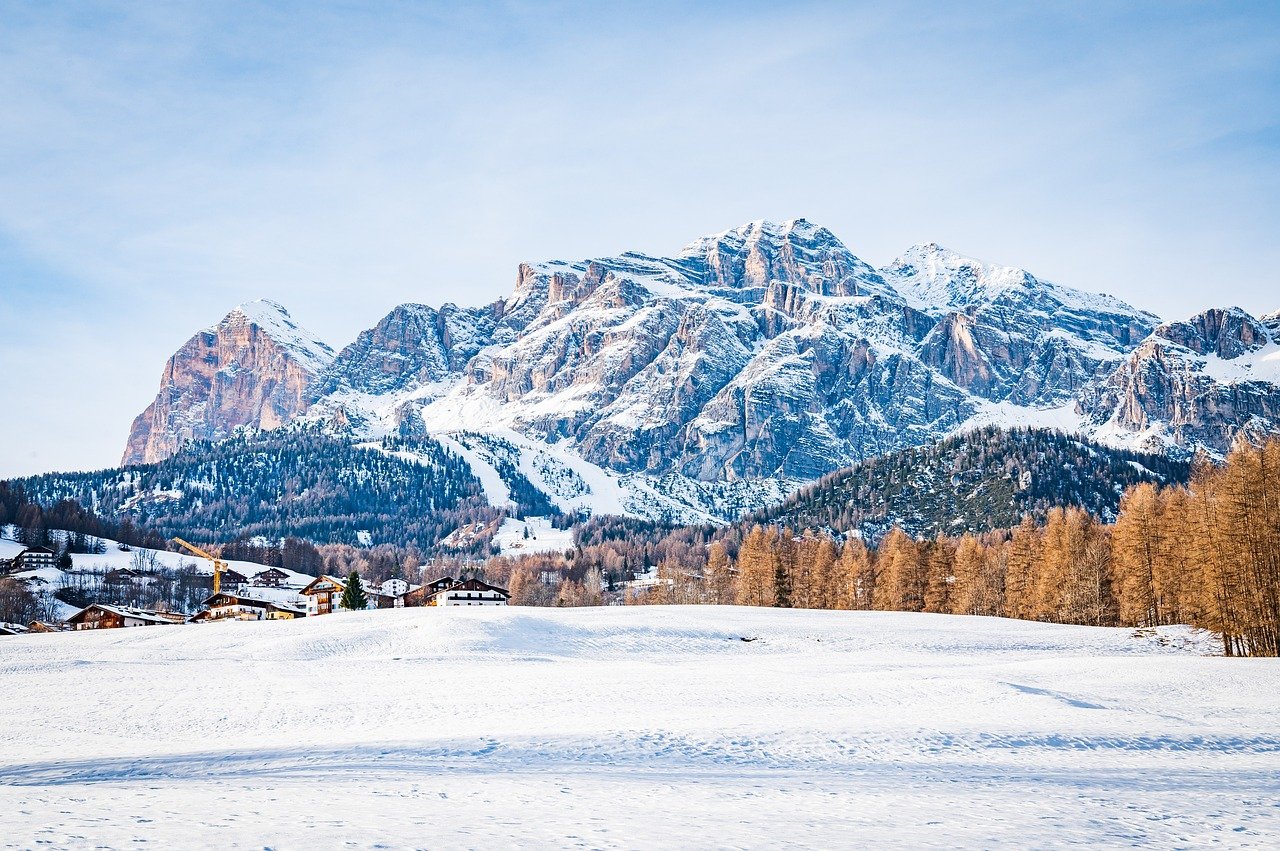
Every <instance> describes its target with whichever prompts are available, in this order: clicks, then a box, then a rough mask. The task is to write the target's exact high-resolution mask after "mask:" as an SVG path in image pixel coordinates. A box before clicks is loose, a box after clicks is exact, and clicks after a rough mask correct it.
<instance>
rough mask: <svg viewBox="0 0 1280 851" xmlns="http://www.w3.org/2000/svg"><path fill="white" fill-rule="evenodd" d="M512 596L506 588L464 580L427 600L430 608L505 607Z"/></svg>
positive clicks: (428, 597) (476, 580)
mask: <svg viewBox="0 0 1280 851" xmlns="http://www.w3.org/2000/svg"><path fill="white" fill-rule="evenodd" d="M510 599H511V594H510V593H508V592H507V589H505V588H499V587H498V586H496V585H490V584H488V583H487V582H481V581H480V580H479V579H464V580H462V581H461V582H455V583H453V584H452V585H450V586H449V587H448V588H445V589H443V590H440V591H436V592H435V593H434V594H430V595H428V596H427V598H426V605H428V606H505V605H506V604H507V601H508V600H510Z"/></svg>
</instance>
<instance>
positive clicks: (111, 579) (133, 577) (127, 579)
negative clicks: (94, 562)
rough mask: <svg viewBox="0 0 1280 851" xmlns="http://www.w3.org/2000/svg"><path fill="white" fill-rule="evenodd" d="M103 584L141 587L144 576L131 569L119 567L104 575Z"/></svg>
mask: <svg viewBox="0 0 1280 851" xmlns="http://www.w3.org/2000/svg"><path fill="white" fill-rule="evenodd" d="M102 582H103V584H104V585H141V584H143V576H142V574H141V573H139V572H138V571H136V570H134V569H133V568H131V567H117V568H116V569H115V570H108V571H107V572H106V573H104V574H103V576H102Z"/></svg>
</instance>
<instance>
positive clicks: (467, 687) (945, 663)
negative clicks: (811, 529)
mask: <svg viewBox="0 0 1280 851" xmlns="http://www.w3.org/2000/svg"><path fill="white" fill-rule="evenodd" d="M743 639H751V640H746V641H744V640H743ZM1213 649H1214V644H1213V642H1212V641H1209V640H1208V637H1207V636H1203V635H1198V634H1194V633H1192V632H1190V631H1189V630H1186V629H1183V628H1166V629H1162V630H1160V631H1158V632H1157V631H1149V632H1143V633H1136V632H1135V631H1133V630H1124V629H1092V628H1084V627H1067V626H1055V625H1048V624H1037V623H1027V622H1020V621H1009V620H1001V619H991V618H965V617H952V616H941V615H916V614H901V613H873V612H812V611H789V610H764V609H743V608H736V607H633V608H609V609H558V610H557V609H520V608H508V609H438V610H437V609H404V610H383V611H375V612H359V613H342V614H336V615H329V616H325V617H319V618H308V619H305V620H301V621H295V622H257V623H241V622H224V623H218V624H211V625H205V626H173V627H156V628H147V629H133V630H118V631H111V632H100V633H96V634H95V633H74V634H60V635H35V636H21V637H14V638H4V639H0V682H3V684H4V688H3V689H0V847H3V848H31V847H57V848H90V847H93V848H126V847H127V848H138V847H157V846H158V847H166V848H172V847H188V848H190V847H218V848H276V849H290V848H331V847H348V848H408V847H419V848H421V847H431V848H455V847H495V846H501V847H509V846H512V845H520V846H535V847H591V848H635V847H689V848H702V847H771V848H787V847H802V846H804V847H850V846H855V845H869V844H872V843H876V844H879V845H881V846H884V847H904V848H905V847H929V846H946V847H955V846H957V845H963V846H971V847H988V848H989V847H1002V846H1004V847H1019V848H1021V847H1051V846H1055V845H1065V844H1069V843H1092V844H1096V845H1102V846H1120V845H1126V846H1127V845H1141V846H1154V847H1202V846H1205V845H1209V844H1216V845H1218V846H1219V847H1276V846H1277V844H1280V807H1277V805H1276V801H1277V800H1280V701H1278V700H1277V698H1276V695H1277V694H1280V664H1277V662H1276V661H1275V660H1264V659H1224V658H1220V657H1214V656H1210V655H1206V654H1209V653H1212V652H1213Z"/></svg>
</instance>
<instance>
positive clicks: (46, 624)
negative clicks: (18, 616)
mask: <svg viewBox="0 0 1280 851" xmlns="http://www.w3.org/2000/svg"><path fill="white" fill-rule="evenodd" d="M70 629H71V627H69V626H67V625H66V624H65V623H62V622H60V621H32V622H31V623H29V624H27V630H28V631H29V632H67V631H68V630H70Z"/></svg>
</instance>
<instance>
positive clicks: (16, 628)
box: [0, 621, 30, 635]
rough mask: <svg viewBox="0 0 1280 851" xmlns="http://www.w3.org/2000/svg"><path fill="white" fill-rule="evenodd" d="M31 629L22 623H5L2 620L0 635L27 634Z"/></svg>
mask: <svg viewBox="0 0 1280 851" xmlns="http://www.w3.org/2000/svg"><path fill="white" fill-rule="evenodd" d="M28 632H30V629H28V628H27V627H25V626H23V625H22V624H20V623H5V622H4V621H0V635H26V634H27V633H28Z"/></svg>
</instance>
